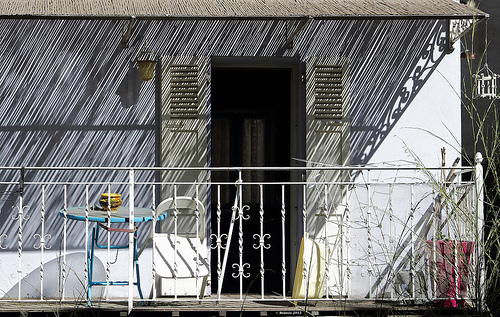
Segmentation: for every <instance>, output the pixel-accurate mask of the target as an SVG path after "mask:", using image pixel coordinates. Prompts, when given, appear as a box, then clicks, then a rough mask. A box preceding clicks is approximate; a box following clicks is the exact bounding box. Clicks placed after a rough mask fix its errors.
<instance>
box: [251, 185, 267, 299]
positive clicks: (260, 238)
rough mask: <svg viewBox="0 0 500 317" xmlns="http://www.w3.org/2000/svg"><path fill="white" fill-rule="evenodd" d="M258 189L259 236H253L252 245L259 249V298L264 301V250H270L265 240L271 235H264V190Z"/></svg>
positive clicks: (260, 186)
mask: <svg viewBox="0 0 500 317" xmlns="http://www.w3.org/2000/svg"><path fill="white" fill-rule="evenodd" d="M259 189H260V208H259V216H260V218H259V223H260V234H257V233H256V234H254V235H253V237H254V239H257V240H258V241H259V243H258V244H254V245H253V248H254V249H256V250H258V249H260V281H261V296H262V299H264V273H265V269H264V249H270V248H271V245H270V244H266V243H265V239H266V238H267V239H270V238H271V235H270V234H269V233H264V190H263V186H262V184H260V185H259Z"/></svg>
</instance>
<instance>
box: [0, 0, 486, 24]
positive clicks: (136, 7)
mask: <svg viewBox="0 0 500 317" xmlns="http://www.w3.org/2000/svg"><path fill="white" fill-rule="evenodd" d="M0 12H1V13H0V17H2V18H41V19H43V18H46V19H64V18H67V19H128V18H130V17H131V16H134V17H136V18H137V19H245V20H246V19H259V20H261V19H310V18H313V19H315V20H325V19H333V20H338V19H371V20H385V19H412V20H414V19H455V20H462V19H483V18H486V17H488V15H487V14H486V13H484V12H482V11H480V10H478V9H477V8H474V7H473V6H470V5H465V4H461V3H458V2H456V1H454V0H439V1H436V0H217V1H214V0H183V1H177V0H163V1H157V0H103V1H95V0H78V1H75V0H52V1H49V0H17V1H16V0H15V1H1V2H0Z"/></svg>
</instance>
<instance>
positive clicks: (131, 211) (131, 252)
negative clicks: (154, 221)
mask: <svg viewBox="0 0 500 317" xmlns="http://www.w3.org/2000/svg"><path fill="white" fill-rule="evenodd" d="M134 185H135V179H134V170H132V169H131V170H129V200H128V201H129V204H128V206H129V207H128V212H129V218H128V228H129V230H130V233H129V234H128V237H129V238H128V249H129V262H128V312H129V314H130V312H131V311H132V308H133V304H134V302H133V294H134V293H133V292H134V262H135V256H136V255H135V252H136V250H135V243H136V242H135V241H134V239H135V231H134V208H135V201H134V198H135V193H134ZM109 197H111V195H109ZM108 206H110V207H109V208H108V210H110V209H111V204H108ZM108 246H109V244H108ZM137 273H138V274H139V272H137ZM138 276H139V275H138ZM137 286H138V287H140V284H139V280H137Z"/></svg>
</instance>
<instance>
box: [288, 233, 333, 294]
mask: <svg viewBox="0 0 500 317" xmlns="http://www.w3.org/2000/svg"><path fill="white" fill-rule="evenodd" d="M304 260H305V263H304ZM304 265H306V269H307V270H306V272H307V273H306V274H307V278H306V279H307V281H306V279H305V278H304ZM325 269H326V247H325V245H321V244H319V243H317V242H315V241H313V240H312V239H309V235H308V234H307V233H306V234H305V236H304V237H303V238H302V242H301V244H300V252H299V259H298V261H297V270H296V271H295V281H294V283H293V293H292V297H293V298H294V299H305V298H322V297H323V294H324V292H325ZM306 284H307V287H306Z"/></svg>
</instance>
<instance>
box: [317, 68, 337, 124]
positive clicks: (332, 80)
mask: <svg viewBox="0 0 500 317" xmlns="http://www.w3.org/2000/svg"><path fill="white" fill-rule="evenodd" d="M314 76H315V78H314V80H315V86H314V96H315V101H314V115H315V117H316V119H332V120H341V119H342V116H343V112H342V68H341V67H340V66H319V65H318V66H316V68H315V75H314Z"/></svg>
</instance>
